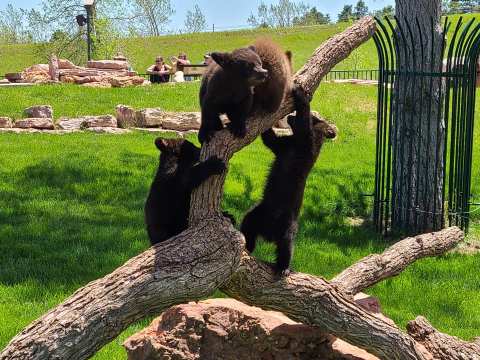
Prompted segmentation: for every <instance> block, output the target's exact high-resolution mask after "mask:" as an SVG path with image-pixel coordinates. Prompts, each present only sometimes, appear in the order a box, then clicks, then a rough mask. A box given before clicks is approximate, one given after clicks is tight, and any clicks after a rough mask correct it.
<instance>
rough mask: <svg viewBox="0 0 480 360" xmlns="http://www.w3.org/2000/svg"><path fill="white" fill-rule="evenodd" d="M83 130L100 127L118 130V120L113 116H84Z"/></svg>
mask: <svg viewBox="0 0 480 360" xmlns="http://www.w3.org/2000/svg"><path fill="white" fill-rule="evenodd" d="M83 120H84V121H83V123H82V127H83V128H98V127H109V128H116V127H118V125H117V119H116V118H115V116H113V115H101V116H84V117H83Z"/></svg>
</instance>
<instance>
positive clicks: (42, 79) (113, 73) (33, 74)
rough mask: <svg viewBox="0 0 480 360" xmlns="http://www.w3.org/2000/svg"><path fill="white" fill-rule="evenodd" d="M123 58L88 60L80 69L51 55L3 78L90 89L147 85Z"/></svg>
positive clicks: (15, 81)
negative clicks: (61, 83) (44, 62)
mask: <svg viewBox="0 0 480 360" xmlns="http://www.w3.org/2000/svg"><path fill="white" fill-rule="evenodd" d="M123 59H124V58H122V59H120V58H119V60H98V61H89V62H88V64H87V67H82V66H77V65H75V64H73V63H72V62H71V61H69V60H65V59H57V58H56V56H52V57H51V58H50V62H49V64H36V65H33V66H31V67H29V68H26V69H25V70H23V71H22V72H21V73H19V74H16V73H12V74H6V79H8V80H9V82H12V83H37V84H38V83H55V82H64V83H74V84H79V85H85V86H91V87H127V86H141V85H148V84H149V82H148V81H146V80H145V79H144V78H143V77H141V76H138V74H137V73H136V72H132V71H129V70H128V68H129V65H128V62H127V61H126V60H123Z"/></svg>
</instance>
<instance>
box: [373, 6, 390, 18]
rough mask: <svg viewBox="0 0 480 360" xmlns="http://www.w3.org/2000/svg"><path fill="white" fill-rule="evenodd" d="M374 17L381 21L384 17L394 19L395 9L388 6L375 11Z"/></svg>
mask: <svg viewBox="0 0 480 360" xmlns="http://www.w3.org/2000/svg"><path fill="white" fill-rule="evenodd" d="M374 15H375V16H376V17H378V18H380V19H381V18H384V17H393V16H394V15H395V8H394V7H393V6H392V5H388V6H385V7H384V8H383V9H380V10H377V11H375V13H374Z"/></svg>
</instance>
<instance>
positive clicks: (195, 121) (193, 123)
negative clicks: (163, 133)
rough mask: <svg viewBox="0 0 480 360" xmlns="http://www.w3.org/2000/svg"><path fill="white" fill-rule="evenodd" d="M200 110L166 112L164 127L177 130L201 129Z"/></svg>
mask: <svg viewBox="0 0 480 360" xmlns="http://www.w3.org/2000/svg"><path fill="white" fill-rule="evenodd" d="M201 118H202V117H201V115H200V113H199V112H165V117H164V119H163V121H162V128H164V129H168V130H176V131H189V130H200V125H201Z"/></svg>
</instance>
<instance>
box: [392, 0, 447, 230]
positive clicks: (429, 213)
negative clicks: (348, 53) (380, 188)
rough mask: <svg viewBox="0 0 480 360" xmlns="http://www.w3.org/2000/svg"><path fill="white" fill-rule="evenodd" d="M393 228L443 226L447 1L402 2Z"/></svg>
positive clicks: (395, 98) (398, 31)
mask: <svg viewBox="0 0 480 360" xmlns="http://www.w3.org/2000/svg"><path fill="white" fill-rule="evenodd" d="M396 15H397V18H398V20H399V23H398V26H397V28H396V31H395V32H396V34H395V36H396V40H397V41H396V42H397V44H398V47H397V53H398V54H397V60H398V64H397V69H398V70H399V75H398V76H397V81H396V83H395V89H394V95H393V101H394V102H395V106H394V109H395V110H394V122H393V128H392V146H393V149H392V150H393V189H392V228H393V229H394V230H398V231H402V232H406V233H410V234H419V233H423V232H427V231H431V230H437V229H440V228H442V227H443V206H442V205H443V196H442V193H443V183H444V180H443V179H444V172H445V169H444V166H443V154H444V145H445V122H444V118H443V111H442V110H443V109H442V108H443V106H442V104H443V97H444V93H445V92H444V89H443V88H442V80H441V77H438V76H426V75H424V74H422V73H425V72H426V73H439V72H441V70H442V46H443V35H442V29H441V25H440V16H441V0H415V1H414V0H397V1H396Z"/></svg>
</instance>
